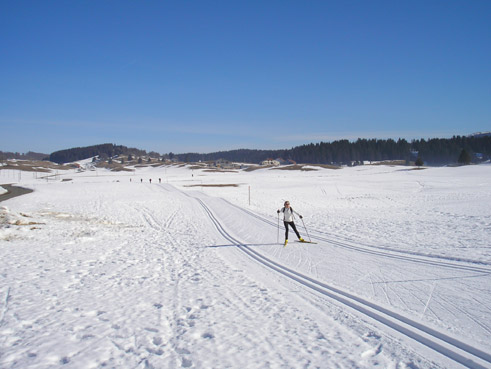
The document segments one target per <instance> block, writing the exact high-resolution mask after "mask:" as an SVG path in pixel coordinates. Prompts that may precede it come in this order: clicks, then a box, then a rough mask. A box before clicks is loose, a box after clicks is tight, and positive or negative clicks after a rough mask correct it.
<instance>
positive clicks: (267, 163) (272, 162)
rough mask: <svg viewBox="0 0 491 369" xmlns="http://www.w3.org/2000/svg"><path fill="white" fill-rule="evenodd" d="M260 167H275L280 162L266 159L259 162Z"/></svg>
mask: <svg viewBox="0 0 491 369" xmlns="http://www.w3.org/2000/svg"><path fill="white" fill-rule="evenodd" d="M261 165H273V166H275V167H277V166H279V165H280V162H279V161H278V160H274V159H266V160H264V161H262V162H261Z"/></svg>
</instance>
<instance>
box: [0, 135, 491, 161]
mask: <svg viewBox="0 0 491 369" xmlns="http://www.w3.org/2000/svg"><path fill="white" fill-rule="evenodd" d="M463 150H464V151H465V152H466V153H467V154H468V155H469V156H470V158H471V161H472V162H482V161H486V160H489V159H491V134H490V133H485V134H478V135H472V136H454V137H452V138H433V139H427V140H425V139H419V140H413V141H411V142H408V141H407V140H405V139H399V140H397V141H396V140H393V139H361V138H360V139H358V140H356V141H353V142H351V141H348V140H337V141H333V142H319V143H310V144H306V145H301V146H296V147H293V148H291V149H283V150H251V149H239V150H229V151H218V152H213V153H207V154H201V153H183V154H173V153H172V152H170V153H167V154H159V153H157V152H148V153H147V152H146V151H145V150H140V149H136V148H128V147H126V146H122V145H115V144H109V143H106V144H102V145H94V146H87V147H76V148H72V149H66V150H60V151H56V152H53V153H52V154H51V155H49V160H50V161H52V162H55V163H59V164H62V163H69V162H73V161H78V160H83V159H87V158H92V157H98V158H100V159H102V160H104V159H108V158H113V157H116V156H129V155H131V156H133V157H152V158H166V159H177V160H179V161H184V162H198V161H215V160H218V159H226V160H229V161H234V162H244V163H260V162H261V161H263V160H266V159H277V158H282V159H284V160H292V161H295V162H297V163H310V164H335V165H343V164H348V165H349V164H352V163H357V162H363V161H384V160H404V161H407V162H409V161H415V160H416V159H417V158H419V159H420V160H421V161H423V162H424V163H425V164H427V165H447V164H453V163H456V162H457V161H458V159H459V157H460V156H461V154H462V152H463ZM2 158H3V159H6V158H15V159H27V158H31V159H34V158H36V159H37V160H41V159H47V155H45V154H36V153H32V152H29V153H27V154H19V153H3V152H1V151H0V159H2Z"/></svg>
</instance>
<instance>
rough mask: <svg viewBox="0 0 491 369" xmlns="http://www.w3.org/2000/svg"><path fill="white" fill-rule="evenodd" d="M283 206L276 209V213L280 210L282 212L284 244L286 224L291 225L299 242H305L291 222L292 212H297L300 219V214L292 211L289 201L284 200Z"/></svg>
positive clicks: (294, 212)
mask: <svg viewBox="0 0 491 369" xmlns="http://www.w3.org/2000/svg"><path fill="white" fill-rule="evenodd" d="M284 205H285V206H284V207H283V208H281V209H278V211H277V213H278V214H280V212H282V213H283V224H284V225H285V246H286V244H287V243H288V226H290V227H292V229H293V231H294V232H295V233H296V235H297V237H298V240H299V241H300V242H305V240H304V239H303V238H302V237H300V233H298V231H297V227H296V226H295V223H294V222H293V218H294V216H293V214H297V215H298V216H299V217H300V219H302V218H303V216H301V215H300V214H298V213H297V212H296V211H293V209H292V208H291V206H290V202H289V201H285V204H284Z"/></svg>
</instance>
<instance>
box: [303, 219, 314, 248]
mask: <svg viewBox="0 0 491 369" xmlns="http://www.w3.org/2000/svg"><path fill="white" fill-rule="evenodd" d="M300 219H302V223H303V227H304V228H305V232H307V236H309V242H312V240H311V239H310V235H309V231H308V230H307V227H306V226H305V222H304V221H303V217H302V218H300Z"/></svg>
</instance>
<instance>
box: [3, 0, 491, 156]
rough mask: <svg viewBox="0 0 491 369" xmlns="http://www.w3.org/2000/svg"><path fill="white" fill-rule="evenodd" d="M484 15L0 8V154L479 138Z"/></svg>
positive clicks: (169, 6)
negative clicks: (102, 146)
mask: <svg viewBox="0 0 491 369" xmlns="http://www.w3.org/2000/svg"><path fill="white" fill-rule="evenodd" d="M490 24H491V1H489V0H484V1H479V0H463V1H451V0H449V1H447V0H445V1H433V0H425V1H398V0H391V1H377V0H370V1H368V0H366V1H349V0H339V1H329V0H324V1H288V0H281V1H267V0H264V1H233V0H232V1H187V0H179V1H177V0H176V1H165V0H160V1H137V0H132V1H122V0H114V1H110V0H97V1H96V0H94V1H75V0H73V1H71V0H70V1H66V0H64V1H39V0H36V1H23V0H15V1H10V0H0V150H2V151H18V152H26V151H28V150H32V151H38V152H44V153H51V152H53V151H55V150H60V149H65V148H70V147H75V146H88V145H94V144H100V143H115V144H120V145H126V146H131V147H138V148H141V149H145V150H147V151H157V152H160V153H167V152H170V151H172V152H175V153H180V152H188V151H193V152H211V151H218V150H228V149H236V148H261V149H277V148H290V147H292V146H296V145H299V144H304V143H310V142H320V141H333V140H336V139H341V138H347V139H350V140H352V139H356V138H358V137H364V138H394V139H397V138H399V137H402V138H407V139H412V138H430V137H451V136H452V135H465V134H469V133H473V132H476V131H489V130H491V120H490V117H491V26H490Z"/></svg>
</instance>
